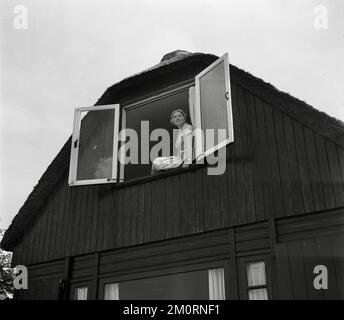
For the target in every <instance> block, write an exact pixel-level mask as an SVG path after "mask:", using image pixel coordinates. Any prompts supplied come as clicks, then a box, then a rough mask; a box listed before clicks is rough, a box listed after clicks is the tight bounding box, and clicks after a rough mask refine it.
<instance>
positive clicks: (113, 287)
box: [104, 283, 119, 300]
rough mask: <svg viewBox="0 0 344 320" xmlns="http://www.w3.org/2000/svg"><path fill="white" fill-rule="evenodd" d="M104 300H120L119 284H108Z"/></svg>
mask: <svg viewBox="0 0 344 320" xmlns="http://www.w3.org/2000/svg"><path fill="white" fill-rule="evenodd" d="M104 300H119V287H118V283H107V284H106V285H105V288H104Z"/></svg>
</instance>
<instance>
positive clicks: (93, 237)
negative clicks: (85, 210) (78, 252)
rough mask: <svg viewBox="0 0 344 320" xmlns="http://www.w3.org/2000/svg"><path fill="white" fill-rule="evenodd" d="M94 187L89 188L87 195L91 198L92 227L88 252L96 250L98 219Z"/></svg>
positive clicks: (96, 197)
mask: <svg viewBox="0 0 344 320" xmlns="http://www.w3.org/2000/svg"><path fill="white" fill-rule="evenodd" d="M96 191H97V189H96V188H93V187H92V188H91V190H90V194H89V195H88V196H89V197H90V200H91V204H90V206H91V210H92V220H91V223H92V228H91V234H90V246H89V248H90V252H94V251H96V250H97V229H98V221H99V206H98V195H97V193H96Z"/></svg>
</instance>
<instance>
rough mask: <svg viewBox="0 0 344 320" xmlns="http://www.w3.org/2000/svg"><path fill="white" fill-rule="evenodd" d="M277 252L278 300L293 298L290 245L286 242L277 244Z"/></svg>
mask: <svg viewBox="0 0 344 320" xmlns="http://www.w3.org/2000/svg"><path fill="white" fill-rule="evenodd" d="M275 254H276V271H277V272H276V276H277V277H276V278H277V288H278V294H277V299H278V300H292V299H293V298H294V295H293V289H292V281H291V274H290V268H289V254H288V246H287V244H286V243H283V244H282V243H281V244H277V245H276V246H275Z"/></svg>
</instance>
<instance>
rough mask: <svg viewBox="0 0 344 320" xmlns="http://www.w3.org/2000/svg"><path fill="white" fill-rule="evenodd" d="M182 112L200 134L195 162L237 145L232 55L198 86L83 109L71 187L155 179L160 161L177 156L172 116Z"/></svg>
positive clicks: (77, 123) (77, 118) (76, 121)
mask: <svg viewBox="0 0 344 320" xmlns="http://www.w3.org/2000/svg"><path fill="white" fill-rule="evenodd" d="M176 109H182V110H183V111H185V112H186V113H187V114H188V115H189V119H187V122H188V123H190V124H192V125H193V127H194V129H196V130H194V140H193V148H194V150H193V155H194V156H193V160H194V159H196V160H199V159H202V158H203V157H206V156H208V155H210V154H211V153H213V152H215V151H217V150H219V149H220V148H223V147H225V146H226V145H227V144H228V143H230V142H233V141H234V134H233V120H232V104H231V92H230V78H229V63H228V54H225V55H224V56H222V57H221V58H219V59H217V60H216V61H215V62H214V63H212V64H211V65H210V66H208V67H207V68H206V69H204V70H203V71H202V72H201V73H199V74H198V75H197V76H196V77H195V78H194V80H193V79H190V80H188V81H186V82H183V83H180V84H179V85H178V87H176V86H174V87H173V88H172V89H171V88H168V89H166V91H165V92H163V93H159V94H158V95H156V96H153V97H149V98H147V99H145V100H141V101H138V102H135V103H132V104H130V105H124V106H121V109H120V106H119V104H113V105H103V106H95V107H87V108H77V109H76V110H75V115H74V129H73V136H72V144H71V158H70V171H69V180H68V182H69V185H70V186H76V185H86V184H103V183H116V182H122V181H128V180H132V179H137V178H140V177H144V176H148V175H150V173H151V167H152V161H153V160H154V159H155V158H156V157H168V156H171V155H175V147H174V146H175V140H176V136H177V135H176V132H175V130H173V126H172V125H171V123H170V115H171V112H172V111H173V110H176ZM157 129H163V130H160V131H159V130H157ZM120 130H121V132H119V131H120ZM158 131H159V132H162V131H163V133H164V135H166V136H167V139H166V137H164V136H161V135H159V134H158V133H157V132H158ZM130 132H131V133H132V135H130ZM164 138H165V139H164ZM131 140H133V141H131ZM166 141H168V143H169V145H167V146H166V145H165V144H164V142H166ZM130 142H132V143H130ZM127 147H128V148H127ZM126 148H127V149H128V150H127V149H126ZM157 150H158V152H155V151H157ZM155 153H156V154H155Z"/></svg>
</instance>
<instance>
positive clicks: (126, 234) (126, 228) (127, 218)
mask: <svg viewBox="0 0 344 320" xmlns="http://www.w3.org/2000/svg"><path fill="white" fill-rule="evenodd" d="M124 198H125V202H124V207H123V209H124V210H123V215H124V217H123V246H128V245H130V241H129V240H130V228H131V221H132V216H131V212H130V207H131V206H130V204H131V201H132V199H131V188H125V189H124Z"/></svg>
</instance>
